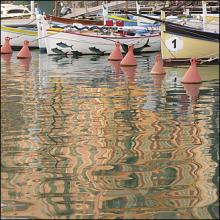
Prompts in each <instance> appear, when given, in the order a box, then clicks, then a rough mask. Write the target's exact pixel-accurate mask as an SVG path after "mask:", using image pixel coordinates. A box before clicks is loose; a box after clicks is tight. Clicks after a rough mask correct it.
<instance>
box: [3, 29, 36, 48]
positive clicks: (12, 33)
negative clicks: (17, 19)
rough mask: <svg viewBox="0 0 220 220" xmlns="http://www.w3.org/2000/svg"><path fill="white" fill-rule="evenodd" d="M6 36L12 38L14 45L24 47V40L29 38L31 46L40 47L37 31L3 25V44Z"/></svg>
mask: <svg viewBox="0 0 220 220" xmlns="http://www.w3.org/2000/svg"><path fill="white" fill-rule="evenodd" d="M5 37H10V38H12V39H11V41H10V44H11V46H12V47H23V44H24V41H25V40H28V41H29V45H30V46H29V47H30V48H38V41H37V31H34V30H24V29H21V28H13V27H6V26H1V44H4V41H5Z"/></svg>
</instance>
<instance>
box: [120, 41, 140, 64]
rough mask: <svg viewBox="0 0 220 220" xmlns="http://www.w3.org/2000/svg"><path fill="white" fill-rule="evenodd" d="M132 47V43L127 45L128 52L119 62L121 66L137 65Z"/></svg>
mask: <svg viewBox="0 0 220 220" xmlns="http://www.w3.org/2000/svg"><path fill="white" fill-rule="evenodd" d="M133 49H134V46H133V45H130V46H129V47H128V52H127V54H126V55H125V57H124V58H123V60H122V61H121V63H120V65H121V66H137V61H136V58H135V56H134V52H133Z"/></svg>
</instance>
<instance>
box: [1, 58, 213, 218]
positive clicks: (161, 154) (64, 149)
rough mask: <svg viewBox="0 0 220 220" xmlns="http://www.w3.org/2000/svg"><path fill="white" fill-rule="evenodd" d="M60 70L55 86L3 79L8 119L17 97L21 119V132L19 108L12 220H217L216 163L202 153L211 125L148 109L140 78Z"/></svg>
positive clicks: (8, 143) (10, 165)
mask: <svg viewBox="0 0 220 220" xmlns="http://www.w3.org/2000/svg"><path fill="white" fill-rule="evenodd" d="M48 59H49V58H48ZM85 59H86V58H85ZM75 65H77V64H75ZM87 65H88V64H87ZM54 67H56V68H53V70H52V71H51V72H52V74H53V75H52V76H51V75H50V74H49V72H44V74H48V77H45V78H44V79H46V83H44V82H45V81H44V80H43V78H40V79H38V77H37V74H38V73H37V74H36V75H34V76H32V75H31V74H27V76H26V77H25V78H23V77H20V78H19V77H18V75H19V73H16V71H15V73H16V74H17V75H15V74H14V75H13V74H12V73H11V74H8V75H7V81H6V82H4V83H5V85H7V86H6V87H4V89H5V88H7V89H9V90H7V91H6V90H3V94H4V99H2V102H3V109H2V110H3V113H6V111H7V109H9V107H8V105H7V104H8V103H7V102H8V100H9V101H10V99H11V97H13V101H14V102H15V103H14V104H15V106H16V108H15V109H14V113H13V114H12V115H14V116H16V117H15V118H20V119H21V120H20V121H19V124H17V125H15V126H13V122H11V121H10V119H11V115H7V114H11V112H12V111H10V113H6V114H4V117H3V121H2V127H3V128H4V129H3V133H2V141H3V148H2V149H3V160H2V161H3V165H4V167H3V170H2V174H3V186H2V192H3V202H5V203H7V202H8V203H9V204H10V205H11V204H13V203H12V201H15V203H16V205H17V204H18V205H17V207H18V208H17V211H16V212H15V211H13V212H11V211H10V212H9V211H7V210H8V209H7V208H5V209H3V216H9V215H10V216H14V214H15V213H16V214H17V216H34V217H38V218H42V219H43V218H65V219H68V218H70V219H71V218H76V219H80V218H95V219H102V218H103V219H105V218H144V219H146V218H156V217H157V218H162V217H163V216H166V217H167V218H168V217H170V218H171V217H173V218H180V219H181V218H182V219H184V218H189V219H190V218H192V219H193V218H203V217H207V218H210V214H209V212H208V210H207V206H208V205H209V204H210V203H212V202H214V201H215V200H216V192H215V189H214V187H213V184H211V183H209V181H210V179H211V175H210V174H212V173H213V171H214V168H215V163H213V162H212V160H211V158H208V156H207V154H206V153H205V152H204V151H202V149H203V146H204V145H205V146H209V143H207V140H208V139H205V138H204V136H205V134H206V132H207V131H206V129H205V127H206V126H205V120H204V121H203V122H198V123H194V122H190V123H189V122H187V120H185V121H184V120H181V121H178V119H177V118H174V115H175V114H173V112H172V111H171V110H170V109H162V110H158V109H153V110H152V109H144V108H143V106H144V104H145V102H147V101H148V97H146V91H145V87H144V86H141V84H140V85H139V84H137V83H136V81H135V73H133V74H134V76H133V77H132V73H130V75H129V76H128V75H126V74H121V76H120V77H122V76H123V77H124V78H123V80H122V79H118V81H117V80H115V79H114V80H112V81H111V80H110V79H111V78H108V77H110V76H109V75H108V74H109V72H107V73H106V72H105V71H103V72H102V74H100V73H99V72H98V71H99V70H93V71H94V72H93V71H92V70H91V71H90V72H89V73H82V75H79V76H78V75H77V74H78V73H77V74H76V75H74V76H71V77H66V76H62V74H60V71H61V70H60V69H61V68H63V67H62V66H61V67H58V65H57V64H56V63H54ZM59 68H60V69H59ZM75 71H76V72H77V68H75ZM59 74H60V75H59ZM88 76H89V80H88V79H87V78H88ZM33 78H34V80H35V84H33ZM3 79H4V74H3ZM17 79H19V80H17ZM41 79H42V80H41ZM16 80H17V81H16ZM119 80H120V83H119ZM40 83H44V84H43V86H42V85H40ZM14 86H15V87H16V88H17V90H19V92H18V91H17V90H16V91H13V88H14ZM14 92H16V93H18V94H20V98H19V99H15V96H13V94H14ZM168 96H169V94H168ZM171 96H172V95H170V97H171ZM158 97H159V96H158ZM170 97H168V98H170ZM168 100H170V99H168ZM185 104H186V102H185ZM6 105H7V106H6ZM183 105H184V104H183ZM182 107H183V106H182V105H180V106H179V108H180V109H181V108H182ZM187 108H189V106H184V111H187ZM35 111H37V113H35ZM180 111H181V110H180ZM36 115H37V116H36ZM16 126H17V127H16ZM27 127H28V128H35V129H32V130H29V131H28V130H26V128H27ZM6 128H7V129H6ZM17 134H18V135H17ZM15 135H17V136H15ZM206 135H207V134H206ZM207 136H208V135H207ZM12 137H15V138H12ZM15 146H16V147H15ZM12 153H13V154H12ZM204 173H207V176H205V175H204ZM209 175H210V176H209ZM19 201H22V202H23V203H22V205H23V206H22V205H21V204H20V203H19ZM24 202H26V203H24ZM10 205H9V206H8V207H10ZM16 205H14V206H13V205H11V207H13V210H15V209H16V208H15V207H16ZM19 205H20V206H19ZM21 207H23V209H22V208H21ZM19 208H20V209H19Z"/></svg>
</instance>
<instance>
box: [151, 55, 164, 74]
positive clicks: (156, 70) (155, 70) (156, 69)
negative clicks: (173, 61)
mask: <svg viewBox="0 0 220 220" xmlns="http://www.w3.org/2000/svg"><path fill="white" fill-rule="evenodd" d="M155 61H156V62H155V63H154V65H153V67H152V70H151V73H152V74H166V72H165V69H164V67H163V61H162V59H161V56H160V55H157V56H156V57H155Z"/></svg>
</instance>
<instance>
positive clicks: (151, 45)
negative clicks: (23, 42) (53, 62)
mask: <svg viewBox="0 0 220 220" xmlns="http://www.w3.org/2000/svg"><path fill="white" fill-rule="evenodd" d="M38 21H39V22H38V37H39V44H40V48H43V47H46V48H47V53H48V54H72V53H76V54H99V55H101V54H109V53H111V51H112V49H113V48H114V46H115V42H116V41H119V42H120V43H121V44H122V49H123V51H124V52H127V48H128V45H129V44H134V48H135V53H140V52H147V51H158V50H160V34H159V33H158V32H156V33H148V34H147V35H138V34H137V35H135V36H131V35H128V34H127V35H126V34H123V33H122V32H123V30H122V32H121V31H120V32H116V31H114V30H115V28H116V29H117V27H109V26H97V25H94V26H84V25H82V24H79V25H78V26H77V25H76V24H75V25H68V28H63V27H61V26H59V25H57V26H56V27H57V28H51V25H50V24H49V22H48V19H45V17H44V16H41V19H39V20H38ZM59 24H62V25H65V24H64V23H59ZM107 32H108V33H107Z"/></svg>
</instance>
